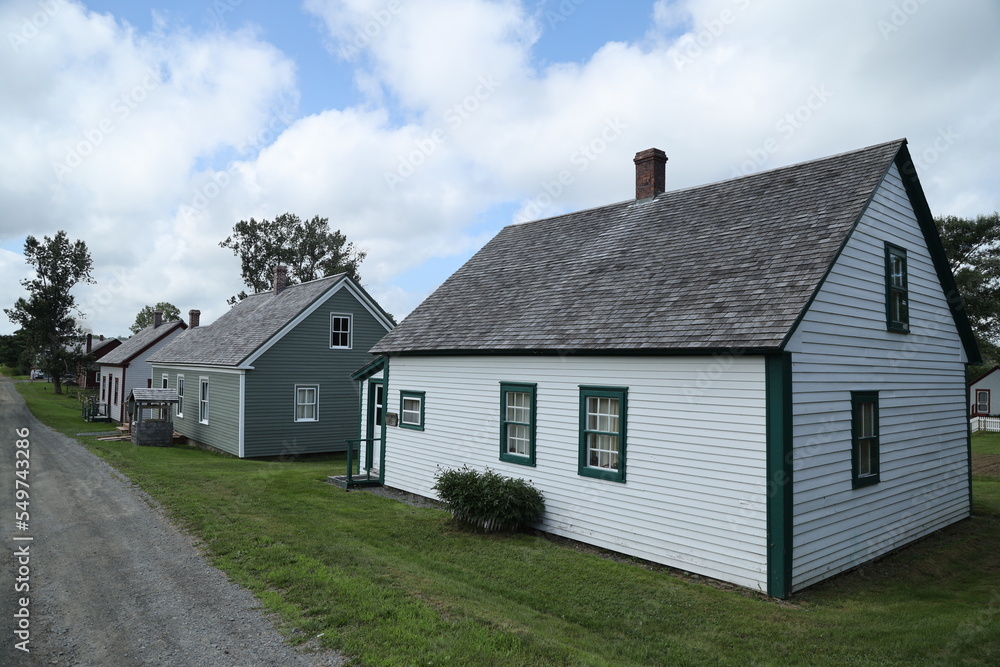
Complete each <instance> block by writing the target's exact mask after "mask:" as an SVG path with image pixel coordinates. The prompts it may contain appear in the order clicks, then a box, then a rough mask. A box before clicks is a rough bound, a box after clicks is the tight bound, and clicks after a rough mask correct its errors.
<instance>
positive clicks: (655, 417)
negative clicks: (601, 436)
mask: <svg viewBox="0 0 1000 667" xmlns="http://www.w3.org/2000/svg"><path fill="white" fill-rule="evenodd" d="M501 382H526V383H535V384H536V385H537V390H536V399H537V421H536V427H537V439H536V443H537V446H536V465H535V466H534V467H529V466H522V465H517V464H513V463H507V462H504V461H500V460H499V449H500V443H499V419H500V383H501ZM580 385H598V386H616V387H628V421H627V449H626V460H627V467H626V480H627V481H626V482H625V483H617V482H610V481H603V480H596V479H592V478H589V477H582V476H580V475H579V474H578V442H579V387H580ZM402 390H413V391H422V392H425V402H426V403H425V408H424V410H425V430H424V431H414V430H410V429H404V428H399V427H396V428H392V427H390V428H388V431H387V436H386V437H387V445H386V465H385V471H384V474H385V483H386V484H387V485H389V486H393V487H398V488H401V489H405V490H407V491H411V492H413V493H418V494H421V495H425V496H435V493H434V491H433V489H432V488H431V487H432V486H433V484H434V475H435V472H436V471H437V470H438V467H439V466H440V467H446V468H447V467H460V466H462V465H468V466H470V467H473V468H477V469H483V468H486V467H489V468H490V469H493V470H496V471H498V472H500V473H502V474H505V475H509V476H513V477H520V478H525V479H530V480H532V482H533V483H534V484H535V485H536V486H537V487H538V488H539V489H540V490H541V491H542V492H543V493H544V494H545V499H546V512H545V516H544V518H543V520H542V522H541V524H540V526H539V527H540V528H542V529H544V530H547V531H550V532H552V533H555V534H558V535H562V536H565V537H570V538H575V539H580V540H582V541H586V542H588V543H591V544H595V545H597V546H600V547H605V548H609V549H613V550H615V551H620V552H623V553H628V554H632V555H635V556H638V557H641V558H645V559H649V560H651V561H655V562H659V563H664V564H667V565H671V566H674V567H679V568H683V569H687V570H691V571H694V572H698V573H701V574H704V575H707V576H712V577H717V578H719V579H724V580H727V581H732V582H735V583H738V584H742V585H745V586H749V587H753V588H764V587H765V586H766V574H767V562H766V560H767V559H766V553H765V549H766V523H765V520H766V508H765V500H766V498H765V494H766V488H765V480H766V468H765V417H764V414H765V410H764V407H765V405H764V403H765V396H764V361H763V359H762V358H760V357H743V358H735V359H733V358H730V359H726V360H722V361H720V360H719V359H715V358H712V357H696V358H692V357H680V358H676V357H675V358H626V357H622V358H601V357H565V358H559V357H419V356H414V357H408V356H402V357H399V356H396V357H392V359H391V360H390V364H389V386H388V393H387V401H388V406H389V410H390V411H392V412H398V411H399V408H400V406H399V400H400V391H402ZM430 453H433V455H431V456H429V455H428V454H430Z"/></svg>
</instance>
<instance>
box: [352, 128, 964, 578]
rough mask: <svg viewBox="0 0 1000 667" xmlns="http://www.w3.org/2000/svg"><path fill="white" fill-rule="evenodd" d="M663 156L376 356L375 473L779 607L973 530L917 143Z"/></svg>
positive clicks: (451, 283)
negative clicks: (459, 473)
mask: <svg viewBox="0 0 1000 667" xmlns="http://www.w3.org/2000/svg"><path fill="white" fill-rule="evenodd" d="M665 162H666V156H665V155H664V153H663V152H662V151H658V150H655V149H653V150H648V151H643V152H642V153H640V154H639V155H637V156H636V159H635V166H636V197H635V198H634V199H629V200H626V201H623V202H619V203H615V204H610V205H608V206H602V207H598V208H593V209H590V210H586V211H581V212H577V213H570V214H567V215H562V216H558V217H554V218H549V219H546V220H538V221H535V222H528V223H524V224H518V225H511V226H509V227H506V228H505V229H503V230H502V231H501V232H500V233H499V234H498V235H497V236H496V237H495V238H494V239H493V240H492V241H490V242H489V243H487V244H486V246H484V247H483V248H482V249H481V250H480V251H479V252H478V253H477V254H476V255H475V256H474V257H472V258H471V259H470V260H469V261H468V262H467V263H466V264H465V265H464V266H462V267H461V268H460V269H459V270H458V271H457V272H455V274H454V275H452V276H451V277H450V278H449V279H448V280H446V281H445V282H444V284H442V285H441V287H439V288H438V289H437V290H436V291H435V292H434V293H433V294H431V296H429V297H428V298H427V299H426V300H425V301H424V302H423V303H422V304H421V305H420V306H418V307H417V309H416V310H414V311H413V313H411V314H410V315H409V316H408V317H407V318H406V320H405V321H404V322H402V323H401V324H400V326H399V327H397V328H396V329H394V330H393V331H392V332H391V333H389V334H388V335H386V336H385V337H384V338H383V339H382V340H381V341H380V342H379V343H378V344H377V345H376V346H375V347H374V348H373V352H374V353H376V354H378V355H381V357H382V366H381V368H379V367H376V366H374V365H371V366H369V367H368V368H369V370H370V371H371V374H370V375H369V374H368V371H365V372H362V373H359V374H358V376H357V377H358V379H359V380H360V381H361V382H362V383H363V388H364V391H363V392H362V395H363V397H364V399H365V400H366V401H368V400H370V399H369V398H368V397H370V396H373V397H375V401H374V402H376V403H378V401H379V397H380V396H381V398H382V401H381V410H382V412H383V413H384V415H383V416H384V417H385V418H384V419H381V420H377V419H375V418H374V415H377V413H378V411H377V410H369V409H367V408H365V406H364V404H363V408H362V413H361V415H362V419H363V420H364V422H363V423H362V429H367V431H368V432H370V433H374V434H377V438H375V437H373V438H372V440H373V441H374V440H376V439H377V440H378V443H376V444H378V445H379V446H380V448H381V450H380V451H379V458H378V465H379V475H380V480H381V481H382V482H383V483H384V484H387V485H389V486H392V487H396V488H399V489H403V490H405V491H409V492H412V493H416V494H420V495H424V496H434V495H435V490H434V483H435V475H436V473H437V472H438V470H439V469H440V468H442V467H460V466H462V465H468V466H470V467H472V468H476V469H479V470H482V469H484V468H490V469H492V470H495V471H497V472H499V473H501V474H504V475H507V476H511V477H519V478H523V479H530V480H532V482H533V483H534V484H535V485H536V486H537V487H538V488H539V489H540V490H541V491H543V492H544V494H545V514H544V515H543V517H542V519H541V521H540V522H539V524H538V527H539V528H541V529H543V530H546V531H549V532H551V533H554V534H556V535H561V536H564V537H569V538H573V539H576V540H581V541H583V542H587V543H590V544H594V545H597V546H599V547H603V548H607V549H612V550H614V551H618V552H623V553H627V554H630V555H634V556H637V557H640V558H644V559H647V560H651V561H654V562H658V563H663V564H666V565H669V566H672V567H677V568H681V569H684V570H687V571H691V572H697V573H699V574H703V575H705V576H710V577H714V578H717V579H722V580H725V581H730V582H733V583H736V584H740V585H743V586H748V587H751V588H758V589H760V590H764V591H767V592H768V593H770V594H771V595H774V596H777V597H787V596H788V595H790V594H791V593H793V592H794V591H797V590H800V589H802V588H805V587H807V586H809V585H811V584H813V583H816V582H818V581H822V580H823V579H826V578H828V577H830V576H833V575H835V574H837V573H839V572H843V571H845V570H848V569H850V568H852V567H855V566H857V565H860V564H862V563H864V562H866V561H869V560H871V559H873V558H876V557H878V556H881V555H882V554H885V553H887V552H889V551H891V550H893V549H895V548H897V547H900V546H903V545H905V544H907V543H910V542H912V541H913V540H916V539H918V538H920V537H922V536H924V535H927V534H929V533H931V532H933V531H935V530H938V529H940V528H943V527H944V526H947V525H949V524H951V523H954V522H956V521H959V520H961V519H964V518H965V517H968V516H969V513H970V510H971V502H970V489H971V485H970V469H969V463H970V455H969V433H968V429H969V424H968V415H967V410H968V408H967V405H966V382H965V365H966V363H967V362H977V361H978V360H979V353H978V350H977V347H976V343H975V340H974V338H973V335H972V330H971V328H970V327H969V323H968V320H967V317H966V314H965V311H964V310H963V308H962V300H961V298H960V297H959V295H958V292H957V290H956V287H955V282H954V278H953V276H952V274H951V271H950V269H949V267H948V262H947V259H946V258H945V254H944V250H943V248H942V246H941V241H940V238H939V237H938V234H937V231H936V229H935V227H934V221H933V218H932V216H931V213H930V209H929V208H928V205H927V201H926V199H925V198H924V194H923V191H922V189H921V186H920V181H919V179H918V178H917V174H916V170H915V168H914V164H913V160H912V159H911V157H910V154H909V151H908V149H907V147H906V142H905V141H893V142H889V143H885V144H881V145H877V146H871V147H869V148H865V149H862V150H857V151H853V152H850V153H845V154H841V155H835V156H832V157H828V158H824V159H820V160H814V161H811V162H806V163H802V164H797V165H792V166H789V167H784V168H781V169H775V170H772V171H767V172H762V173H759V174H753V175H750V176H746V177H743V178H737V179H732V180H727V181H723V182H720V183H713V184H709V185H705V186H701V187H693V188H685V189H680V190H674V191H667V190H666V187H665V185H666V181H665V178H666V170H665ZM623 166H624V165H623ZM484 304H488V307H484ZM376 407H377V406H376ZM389 413H392V415H390V414H389ZM393 417H398V419H396V418H393ZM363 432H364V431H363Z"/></svg>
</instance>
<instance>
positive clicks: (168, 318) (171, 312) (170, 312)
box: [129, 301, 181, 334]
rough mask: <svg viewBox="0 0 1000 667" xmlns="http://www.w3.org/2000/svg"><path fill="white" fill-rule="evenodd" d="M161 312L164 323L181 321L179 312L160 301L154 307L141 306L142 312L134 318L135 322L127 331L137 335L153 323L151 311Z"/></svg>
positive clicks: (170, 304) (165, 302) (172, 305)
mask: <svg viewBox="0 0 1000 667" xmlns="http://www.w3.org/2000/svg"><path fill="white" fill-rule="evenodd" d="M156 310H160V311H163V321H164V322H176V321H177V320H179V319H181V311H180V310H179V309H178V308H177V306H175V305H174V304H172V303H169V302H167V301H161V302H159V303H158V304H156V305H155V306H143V308H142V310H140V311H139V313H138V314H137V315H136V316H135V322H134V323H133V324H132V326H130V327H129V330H130V331H131V332H132V333H134V334H137V333H139V332H140V331H142V330H143V329H145V328H146V327H148V326H149V325H150V324H152V323H153V311H156Z"/></svg>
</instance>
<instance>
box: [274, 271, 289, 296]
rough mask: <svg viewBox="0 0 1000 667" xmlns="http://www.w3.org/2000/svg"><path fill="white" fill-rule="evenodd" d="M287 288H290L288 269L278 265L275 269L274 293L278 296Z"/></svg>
mask: <svg viewBox="0 0 1000 667" xmlns="http://www.w3.org/2000/svg"><path fill="white" fill-rule="evenodd" d="M286 287H288V267H287V266H285V265H283V264H278V265H277V266H276V267H274V293H275V294H278V293H279V292H281V290H283V289H285V288H286Z"/></svg>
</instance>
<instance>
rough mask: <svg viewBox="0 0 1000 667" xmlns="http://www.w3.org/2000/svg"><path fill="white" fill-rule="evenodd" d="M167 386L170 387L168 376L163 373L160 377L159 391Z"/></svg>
mask: <svg viewBox="0 0 1000 667" xmlns="http://www.w3.org/2000/svg"><path fill="white" fill-rule="evenodd" d="M168 386H170V375H169V374H167V373H163V374H162V375H161V376H160V389H166V388H167V387H168Z"/></svg>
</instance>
